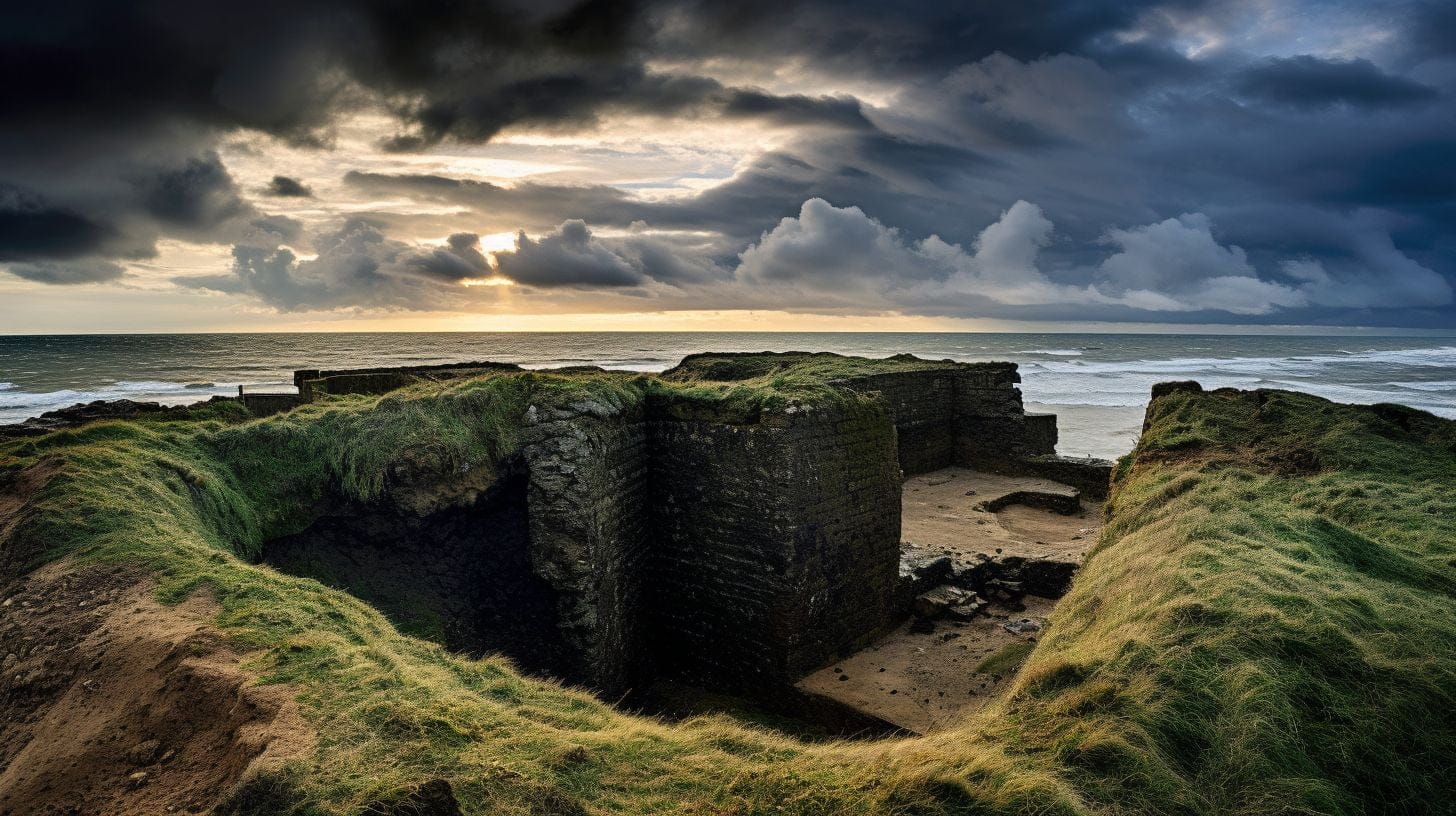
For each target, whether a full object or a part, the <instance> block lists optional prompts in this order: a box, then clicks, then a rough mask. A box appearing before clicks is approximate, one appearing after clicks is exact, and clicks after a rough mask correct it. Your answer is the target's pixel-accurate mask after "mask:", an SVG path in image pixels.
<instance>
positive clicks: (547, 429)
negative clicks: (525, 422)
mask: <svg viewBox="0 0 1456 816" xmlns="http://www.w3.org/2000/svg"><path fill="white" fill-rule="evenodd" d="M526 438H527V440H528V441H527V444H526V446H525V449H524V451H525V456H526V461H527V466H528V468H529V471H530V489H529V506H530V519H531V521H530V528H531V558H532V560H533V563H534V564H535V567H536V571H537V573H538V574H540V575H541V576H542V577H544V578H545V579H546V580H547V581H548V582H549V583H550V584H551V585H552V586H553V587H554V588H555V590H556V593H557V598H558V602H557V616H558V619H559V621H560V626H561V628H562V631H563V634H564V636H565V638H566V640H567V642H568V643H570V644H571V646H572V648H573V650H574V652H575V660H574V664H573V667H572V671H571V672H570V677H571V679H573V680H575V681H577V682H582V683H585V684H587V685H590V686H593V687H595V688H600V689H604V690H607V691H612V692H616V691H620V690H624V689H627V688H630V687H632V686H633V685H634V684H636V683H637V682H638V681H639V680H640V679H642V677H643V676H644V675H645V674H648V673H650V672H651V666H652V660H651V656H650V655H649V654H648V653H647V650H646V647H645V645H644V643H645V638H644V637H643V634H642V621H643V619H644V610H643V607H644V602H643V599H642V592H643V584H644V582H645V581H646V578H647V573H648V569H647V567H646V559H647V557H648V548H649V546H650V543H651V538H652V537H651V534H650V531H649V529H648V525H649V523H650V514H649V512H648V506H647V503H648V500H649V496H648V473H649V457H648V450H647V448H648V446H647V424H646V423H645V422H644V421H643V406H642V405H641V404H633V405H617V406H609V405H601V404H597V403H584V404H582V405H579V406H576V407H575V408H574V409H572V410H569V411H562V412H555V413H551V414H542V415H540V416H537V417H536V418H535V421H534V422H533V423H532V425H531V426H530V427H529V428H528V429H527V431H526Z"/></svg>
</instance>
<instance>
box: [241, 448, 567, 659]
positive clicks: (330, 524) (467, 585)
mask: <svg viewBox="0 0 1456 816" xmlns="http://www.w3.org/2000/svg"><path fill="white" fill-rule="evenodd" d="M526 485H527V477H526V474H525V473H524V472H514V473H507V474H505V475H504V476H502V477H501V478H500V479H499V480H498V481H497V482H496V483H495V484H494V485H493V486H492V487H491V488H490V489H489V490H487V491H486V492H484V493H482V494H481V495H480V496H479V497H477V498H476V499H475V501H474V502H472V503H471V504H469V505H467V506H463V507H450V508H446V509H443V510H439V511H436V512H434V513H430V514H428V515H424V516H418V515H414V514H411V513H408V512H404V511H401V510H399V509H397V508H395V507H393V506H389V505H383V504H381V505H370V504H359V503H350V502H341V503H339V504H338V505H336V506H335V507H333V508H331V510H330V512H328V513H326V514H325V515H323V516H322V517H320V518H319V519H318V520H316V521H315V522H314V523H313V524H312V525H311V526H309V527H308V528H307V529H305V530H303V531H301V532H298V533H295V534H293V535H288V536H284V537H282V538H277V539H274V540H272V541H270V542H268V543H267V544H265V545H264V547H263V554H262V561H263V562H264V563H266V564H269V565H270V566H273V567H274V568H276V569H278V570H281V571H283V572H287V573H290V574H293V575H299V576H303V577H307V578H313V579H315V580H317V581H319V582H320V583H323V584H325V585H328V586H331V587H334V588H336V589H342V590H344V591H347V592H349V593H351V594H353V595H355V596H357V597H359V598H361V599H363V600H364V601H367V602H368V603H370V604H372V605H374V606H375V607H377V608H378V609H379V610H380V611H382V612H383V613H384V614H385V615H386V616H388V617H389V618H390V619H391V620H392V621H394V623H395V625H396V626H398V627H399V629H400V630H401V631H403V632H406V633H409V634H413V635H417V636H420V637H425V638H428V639H431V640H435V641H437V642H439V643H441V644H443V645H444V646H446V647H447V648H449V649H451V650H453V651H456V652H460V653H462V654H467V655H471V656H480V655H484V654H488V653H493V652H501V653H504V654H506V655H508V656H510V657H511V658H512V659H513V660H515V661H516V663H517V665H519V666H520V667H521V668H522V669H524V670H526V671H528V672H531V673H533V674H539V675H546V676H552V677H562V676H565V673H566V671H567V667H568V666H569V665H570V659H569V652H568V649H567V645H566V643H565V641H564V639H563V637H562V635H561V630H560V628H559V627H558V625H557V604H556V593H555V592H554V591H553V589H552V588H551V586H550V585H549V584H548V583H547V582H546V581H544V580H542V579H541V578H540V577H539V576H538V575H537V574H536V572H535V571H534V570H533V568H532V564H531V557H530V552H531V550H530V543H531V542H530V524H529V519H528V516H527V504H526Z"/></svg>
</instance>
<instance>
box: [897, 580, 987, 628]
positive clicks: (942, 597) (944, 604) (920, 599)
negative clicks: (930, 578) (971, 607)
mask: <svg viewBox="0 0 1456 816" xmlns="http://www.w3.org/2000/svg"><path fill="white" fill-rule="evenodd" d="M975 600H977V598H976V594H975V593H974V592H967V591H966V590H964V589H961V588H960V587H954V586H949V585H943V586H938V587H936V588H935V589H932V590H930V591H929V592H925V593H922V594H920V595H917V596H916V597H915V601H914V603H912V604H911V605H910V611H911V613H912V614H914V615H915V617H917V618H924V619H926V620H934V619H936V618H939V617H941V616H943V615H945V613H946V611H947V610H949V609H950V608H951V607H953V606H959V605H961V604H966V603H970V602H973V601H975Z"/></svg>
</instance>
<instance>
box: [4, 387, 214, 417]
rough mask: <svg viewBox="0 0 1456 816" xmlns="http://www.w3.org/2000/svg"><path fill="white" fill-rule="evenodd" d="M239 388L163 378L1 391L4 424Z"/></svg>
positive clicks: (178, 401)
mask: <svg viewBox="0 0 1456 816" xmlns="http://www.w3.org/2000/svg"><path fill="white" fill-rule="evenodd" d="M237 392H238V387H237V385H236V384H222V383H174V382H164V381H161V380H121V381H118V382H114V383H111V384H110V385H107V386H103V387H101V388H96V389H86V390H77V389H71V388H63V389H59V390H56V391H43V392H31V391H20V390H18V389H16V388H13V387H12V388H6V389H3V395H0V424H5V423H10V422H20V421H22V420H25V419H27V418H29V417H33V416H39V415H40V414H42V413H45V412H46V411H54V410H56V409H57V408H68V407H70V406H72V405H76V404H77V403H87V402H95V401H96V400H119V399H129V400H136V401H138V402H160V403H162V404H163V405H186V404H187V403H190V402H199V401H201V400H205V399H207V398H209V397H212V396H217V395H230V394H236V393H237Z"/></svg>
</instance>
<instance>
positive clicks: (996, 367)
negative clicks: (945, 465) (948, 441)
mask: <svg viewBox="0 0 1456 816" xmlns="http://www.w3.org/2000/svg"><path fill="white" fill-rule="evenodd" d="M1019 382H1021V375H1020V374H1018V373H1016V366H1015V364H1013V363H977V364H974V365H967V366H965V367H963V369H962V370H961V372H960V374H959V376H958V377H957V378H956V390H955V417H956V420H955V422H956V428H955V432H956V464H958V465H963V466H965V467H977V468H987V469H993V470H994V469H1002V468H1005V467H1006V465H1007V464H1008V463H1009V462H1010V461H1011V460H1013V459H1015V458H1016V457H1018V456H1020V455H1021V452H1022V446H1023V443H1024V440H1025V428H1024V423H1025V411H1024V410H1023V408H1022V405H1021V391H1020V389H1018V388H1017V387H1016V384H1017V383H1019Z"/></svg>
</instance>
